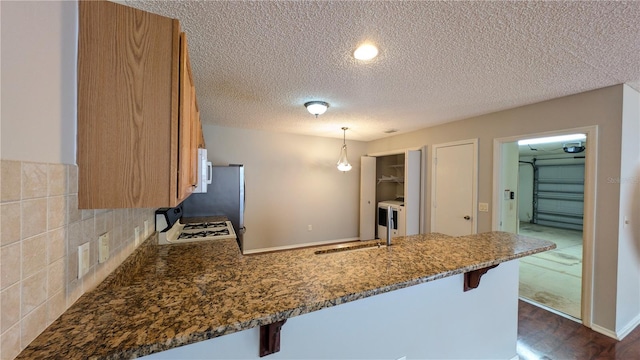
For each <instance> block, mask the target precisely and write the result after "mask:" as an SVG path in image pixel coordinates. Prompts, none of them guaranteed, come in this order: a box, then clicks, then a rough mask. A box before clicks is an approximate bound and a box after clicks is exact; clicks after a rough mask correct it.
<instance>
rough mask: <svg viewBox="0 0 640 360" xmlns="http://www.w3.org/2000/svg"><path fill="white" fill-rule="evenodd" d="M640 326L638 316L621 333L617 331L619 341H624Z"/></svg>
mask: <svg viewBox="0 0 640 360" xmlns="http://www.w3.org/2000/svg"><path fill="white" fill-rule="evenodd" d="M638 325H640V314H638V315H636V317H635V318H633V320H631V321H629V323H628V324H627V325H626V326H625V327H623V328H622V329H621V330H620V331H616V334H617V339H618V340H622V339H624V338H625V336H627V335H629V334H630V333H631V332H632V331H633V330H634V329H635V328H636V327H637V326H638Z"/></svg>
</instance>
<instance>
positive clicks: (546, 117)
mask: <svg viewBox="0 0 640 360" xmlns="http://www.w3.org/2000/svg"><path fill="white" fill-rule="evenodd" d="M622 88H623V86H622V85H616V86H611V87H607V88H603V89H598V90H593V91H589V92H585V93H581V94H576V95H571V96H566V97H562V98H558V99H553V100H549V101H544V102H541V103H537V104H532V105H527V106H522V107H519V108H515V109H509V110H504V111H500V112H496V113H492V114H487V115H482V116H477V117H474V118H469V119H465V120H460V121H456V122H452V123H447V124H443V125H438V126H434V127H430V128H427V129H423V130H419V131H415V132H412V133H409V134H401V135H397V136H393V137H389V138H385V139H381V140H377V141H372V142H370V143H369V144H368V146H367V151H368V152H370V153H375V152H384V151H390V150H393V149H398V148H407V147H414V146H423V145H428V146H431V145H434V144H439V143H446V142H452V141H457V140H463V139H469V138H478V139H479V166H478V169H479V174H478V202H486V203H491V200H492V198H493V197H492V193H493V189H492V187H493V174H492V172H493V139H495V138H503V137H504V138H506V137H514V136H520V135H526V134H536V133H543V132H553V131H559V130H564V129H571V128H578V127H585V126H594V125H597V126H598V141H599V146H598V150H597V157H598V159H599V160H600V161H599V162H598V169H597V176H596V181H597V184H596V185H597V195H596V199H595V202H596V209H597V216H596V218H597V221H596V229H595V244H594V254H595V255H594V256H595V259H594V268H595V270H594V271H595V276H594V290H593V293H594V299H593V307H594V309H593V317H592V320H593V322H594V324H597V325H599V326H600V327H601V328H604V329H609V330H611V331H614V329H615V326H616V299H615V297H613V296H611V294H615V293H616V289H617V285H616V284H617V270H616V266H615V265H614V264H617V263H618V251H617V248H618V246H617V242H618V241H617V239H618V228H619V226H618V225H619V224H618V211H619V203H620V186H619V184H610V183H607V178H609V177H617V176H619V174H620V146H621V136H622ZM427 170H428V171H429V169H427ZM426 179H427V188H429V187H430V179H431V176H430V174H429V175H428V176H427V177H426ZM426 197H427V199H426V203H427V204H429V203H430V194H429V192H428V191H427V194H426ZM491 214H492V213H491V211H490V212H486V213H483V212H479V213H478V214H477V218H478V232H484V231H490V230H491V225H492V219H491ZM425 216H426V218H427V219H428V217H429V216H430V212H429V209H428V208H427V211H426V214H425ZM633 276H636V277H638V274H637V273H636V274H634V275H633Z"/></svg>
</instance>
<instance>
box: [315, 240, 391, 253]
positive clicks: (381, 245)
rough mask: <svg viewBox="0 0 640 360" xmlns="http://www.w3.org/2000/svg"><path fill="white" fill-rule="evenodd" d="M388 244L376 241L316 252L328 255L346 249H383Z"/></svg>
mask: <svg viewBox="0 0 640 360" xmlns="http://www.w3.org/2000/svg"><path fill="white" fill-rule="evenodd" d="M386 247H387V245H386V244H385V243H382V242H375V243H367V244H358V245H351V246H344V247H336V248H331V249H324V250H318V251H316V252H315V253H314V254H316V255H327V254H335V253H340V252H345V251H360V250H369V249H382V248H386Z"/></svg>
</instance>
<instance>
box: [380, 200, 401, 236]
mask: <svg viewBox="0 0 640 360" xmlns="http://www.w3.org/2000/svg"><path fill="white" fill-rule="evenodd" d="M389 207H391V212H392V219H393V221H392V228H391V237H394V236H403V235H404V234H405V229H404V227H405V219H404V202H402V201H397V200H386V201H380V202H379V203H378V238H379V239H382V240H387V213H388V211H389Z"/></svg>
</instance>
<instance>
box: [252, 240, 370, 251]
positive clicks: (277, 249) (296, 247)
mask: <svg viewBox="0 0 640 360" xmlns="http://www.w3.org/2000/svg"><path fill="white" fill-rule="evenodd" d="M358 240H360V238H359V237H354V238H345V239H335V240H325V241H315V242H310V243H303V244H294V245H285V246H274V247H268V248H260V249H250V250H245V251H243V252H242V253H243V254H245V255H248V254H258V253H263V252H271V251H282V250H293V249H299V248H305V247H310V246H322V245H331V244H339V243H343V242H349V241H358Z"/></svg>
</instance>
